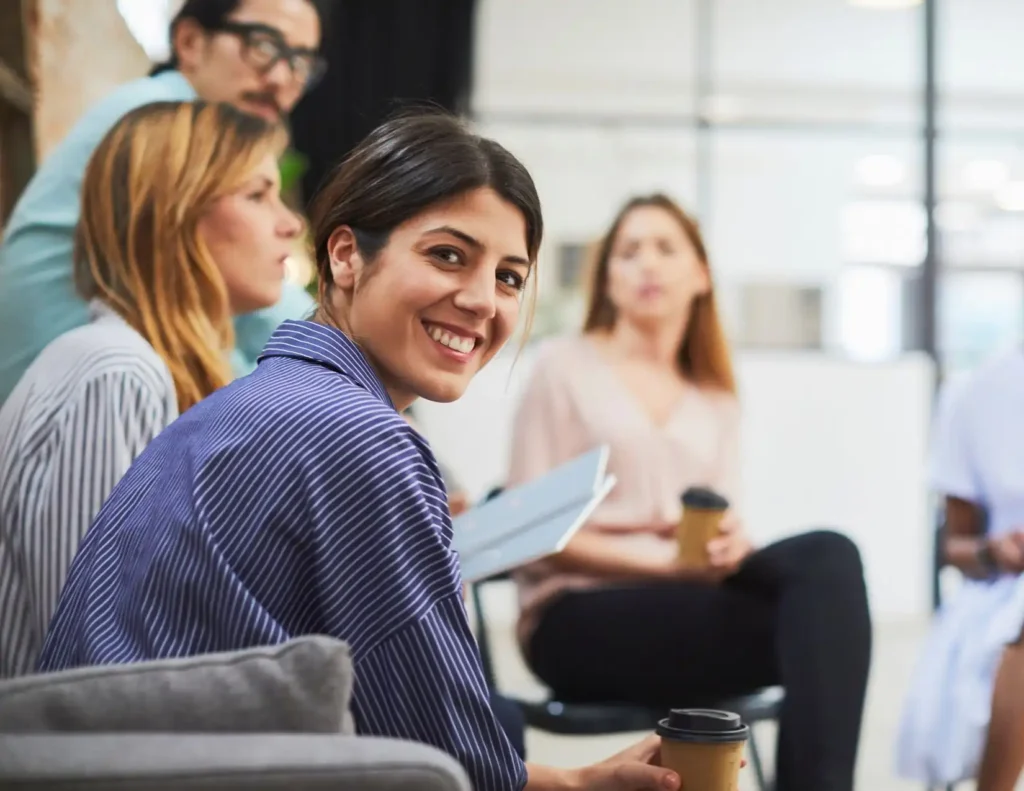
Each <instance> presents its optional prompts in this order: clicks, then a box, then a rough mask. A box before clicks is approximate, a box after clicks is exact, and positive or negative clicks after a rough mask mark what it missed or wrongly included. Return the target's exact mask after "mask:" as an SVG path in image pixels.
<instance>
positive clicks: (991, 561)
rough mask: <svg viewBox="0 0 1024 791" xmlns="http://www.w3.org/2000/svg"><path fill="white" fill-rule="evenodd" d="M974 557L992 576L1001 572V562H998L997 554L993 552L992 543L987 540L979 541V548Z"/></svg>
mask: <svg viewBox="0 0 1024 791" xmlns="http://www.w3.org/2000/svg"><path fill="white" fill-rule="evenodd" d="M974 557H975V559H976V560H977V561H978V565H979V566H981V568H982V569H983V570H984V571H985V573H986V574H988V575H989V576H990V577H991V576H993V575H995V574H998V573H999V563H997V562H996V556H995V554H993V552H992V545H991V544H990V543H989V542H988V541H987V540H985V539H982V540H981V541H979V542H978V549H977V551H976V552H975V555H974Z"/></svg>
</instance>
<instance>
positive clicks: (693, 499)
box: [680, 486, 729, 511]
mask: <svg viewBox="0 0 1024 791" xmlns="http://www.w3.org/2000/svg"><path fill="white" fill-rule="evenodd" d="M680 499H681V500H682V501H683V506H684V507H686V508H704V509H707V510H709V511H719V510H720V511H724V510H725V509H726V508H728V507H729V501H728V500H726V499H725V498H724V497H722V495H720V494H719V493H718V492H716V491H714V490H712V489H707V488H705V487H703V486H691V487H690V488H689V489H687V490H686V491H685V492H683V495H682V497H681V498H680Z"/></svg>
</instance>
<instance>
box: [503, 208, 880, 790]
mask: <svg viewBox="0 0 1024 791" xmlns="http://www.w3.org/2000/svg"><path fill="white" fill-rule="evenodd" d="M591 285H592V288H591V300H590V307H589V311H588V314H587V319H586V324H585V327H584V331H583V333H582V334H579V335H575V336H572V337H568V338H560V339H558V340H556V341H554V342H552V343H550V344H548V345H547V346H546V348H543V349H542V350H541V352H540V353H539V357H538V361H537V363H536V365H535V367H534V369H533V372H532V377H531V381H530V382H529V384H528V385H527V390H526V393H525V397H524V399H523V402H522V404H521V406H520V409H519V411H518V414H517V417H516V423H515V431H514V434H513V451H512V460H511V471H510V483H512V484H516V483H522V482H524V481H526V480H528V479H530V478H533V477H535V476H537V475H540V474H542V473H544V472H546V471H547V470H549V469H551V468H552V467H555V466H557V465H558V464H560V463H562V462H564V461H567V460H569V459H570V458H572V457H573V456H575V455H576V454H579V453H582V452H583V451H585V450H588V449H590V448H592V447H595V446H597V445H600V444H604V443H607V444H608V445H609V446H610V448H611V455H610V459H609V471H611V472H614V473H615V475H616V476H617V478H618V481H619V482H618V485H617V486H616V487H615V489H613V490H612V492H611V494H610V496H609V497H608V498H607V499H606V500H605V501H604V502H603V503H602V504H601V506H600V507H599V508H598V510H597V511H595V513H594V515H593V518H592V521H591V523H590V524H589V525H587V526H586V527H585V528H584V529H583V530H581V531H580V532H579V533H578V534H577V535H576V536H575V537H574V539H573V540H572V541H571V542H570V543H569V545H568V546H567V547H566V549H565V550H564V551H563V552H562V553H561V554H560V555H558V556H556V557H554V558H552V559H550V560H546V561H542V562H540V563H538V564H535V565H533V566H531V567H529V568H527V569H524V570H522V572H520V574H519V575H518V576H519V582H520V598H521V604H522V608H523V610H522V617H521V621H520V639H521V643H522V645H523V649H524V651H525V653H526V656H527V658H528V660H529V663H530V665H531V667H532V668H533V670H534V671H535V672H536V673H537V675H538V676H539V677H540V678H541V679H543V680H544V681H545V682H546V683H547V684H548V685H549V686H550V687H551V688H552V690H553V691H554V693H555V694H556V695H557V696H558V697H559V698H560V699H562V700H571V701H574V702H603V701H618V702H623V703H634V704H643V705H650V706H653V707H659V708H667V707H669V706H689V705H702V704H713V703H715V702H716V701H719V700H722V699H723V698H726V697H729V696H733V695H739V694H743V693H749V692H753V691H754V690H756V689H757V688H759V687H764V686H767V685H773V684H782V685H783V686H784V687H785V688H786V693H787V697H786V703H785V705H784V707H783V710H782V721H781V733H780V738H779V747H778V763H777V767H778V771H777V777H778V779H777V788H778V789H779V791H795V790H796V789H807V790H808V791H811V789H813V790H814V791H851V789H852V788H853V771H854V761H855V758H856V754H857V741H858V734H859V730H860V721H861V712H862V707H863V703H864V692H865V686H866V682H867V675H868V665H869V661H870V650H871V625H870V620H869V616H868V605H867V596H866V592H865V588H864V579H863V572H862V569H861V562H860V557H859V554H858V552H857V549H856V547H855V546H854V545H853V544H852V543H851V542H850V540H849V539H847V538H845V537H844V536H842V535H839V534H837V533H834V532H829V531H818V532H813V533H805V534H803V535H798V536H794V537H792V538H789V539H787V540H785V541H781V542H779V543H776V544H773V545H771V546H767V547H764V548H762V549H759V550H755V549H754V547H753V546H752V545H751V542H750V540H749V538H748V537H747V535H746V533H745V531H744V528H743V522H742V520H741V518H740V517H739V515H738V511H737V510H735V509H733V510H732V511H730V512H728V513H727V515H726V516H725V518H724V521H723V530H724V534H723V535H722V536H721V537H720V538H717V539H715V540H714V541H712V542H711V543H710V544H709V545H708V552H709V555H710V558H711V563H712V567H711V568H710V569H709V570H708V571H706V572H704V571H702V572H693V571H692V570H688V569H685V568H681V567H680V566H679V564H678V563H677V562H676V561H675V543H674V539H673V534H674V528H675V524H676V522H677V521H678V519H679V515H680V502H679V496H680V493H681V492H683V491H684V490H685V489H687V488H688V487H690V486H709V487H711V488H713V489H715V490H718V491H719V492H721V493H722V494H724V495H725V496H726V497H727V498H728V499H729V500H730V501H731V503H732V504H733V505H734V506H735V504H736V500H737V495H738V494H739V492H738V488H739V487H738V478H739V459H740V455H739V428H740V417H739V403H738V400H737V397H736V388H735V384H734V381H733V369H732V361H731V359H730V354H729V347H728V345H727V343H726V340H725V335H724V333H723V332H722V328H721V325H720V322H719V318H718V312H717V308H716V304H715V294H714V289H713V284H712V278H711V270H710V267H709V264H708V256H707V253H706V250H705V247H704V243H703V240H702V239H701V235H700V231H699V229H698V227H697V224H696V223H695V222H694V221H693V219H691V218H690V217H689V216H688V215H687V214H686V213H685V212H684V211H683V210H682V209H681V208H680V207H679V206H678V205H676V204H675V203H674V202H673V201H672V200H670V199H669V198H667V197H666V196H664V195H651V196H646V197H640V198H635V199H633V200H631V201H630V202H629V203H627V204H626V205H625V206H624V207H623V208H622V210H621V211H620V213H619V215H618V216H617V217H616V219H615V221H614V222H613V223H612V226H611V228H610V229H609V231H608V233H607V234H606V235H605V237H604V240H603V242H602V244H601V246H600V248H599V250H598V256H597V265H596V267H595V269H594V272H593V281H592V284H591ZM799 487H800V482H799V481H794V482H793V489H795V490H799ZM780 496H786V495H785V493H781V492H780Z"/></svg>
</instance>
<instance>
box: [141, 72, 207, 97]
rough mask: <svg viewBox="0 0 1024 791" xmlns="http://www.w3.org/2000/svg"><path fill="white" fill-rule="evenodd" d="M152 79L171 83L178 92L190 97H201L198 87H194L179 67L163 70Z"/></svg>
mask: <svg viewBox="0 0 1024 791" xmlns="http://www.w3.org/2000/svg"><path fill="white" fill-rule="evenodd" d="M150 79H151V80H156V81H158V82H162V83H166V84H167V85H170V86H171V87H172V88H173V89H174V90H175V92H176V93H181V94H183V95H186V96H189V97H190V99H197V98H199V94H197V93H196V89H195V88H193V87H192V83H190V82H189V81H188V78H187V77H185V75H184V74H182V73H181V72H180V71H178V70H177V69H168V70H167V71H162V72H160V73H159V74H154V75H153V76H152V77H150Z"/></svg>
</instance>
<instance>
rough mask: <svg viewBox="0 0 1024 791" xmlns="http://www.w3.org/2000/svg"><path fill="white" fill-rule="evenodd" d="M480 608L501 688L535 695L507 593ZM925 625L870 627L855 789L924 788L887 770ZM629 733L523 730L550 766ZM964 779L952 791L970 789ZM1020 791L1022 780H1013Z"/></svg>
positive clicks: (599, 752) (597, 753) (766, 733)
mask: <svg viewBox="0 0 1024 791" xmlns="http://www.w3.org/2000/svg"><path fill="white" fill-rule="evenodd" d="M491 587H492V588H493V590H490V591H488V592H487V594H486V595H487V599H486V605H485V606H486V608H487V612H488V618H489V621H490V622H491V623H492V629H493V634H492V636H491V644H492V646H493V648H494V650H495V659H496V668H497V674H498V682H499V685H500V686H501V688H502V689H503V691H510V692H512V693H514V694H516V695H520V696H522V697H531V698H537V697H539V696H541V695H542V694H543V690H542V688H541V687H540V686H539V685H538V683H537V681H536V680H535V679H534V678H533V677H532V676H531V675H530V673H529V671H528V670H527V669H526V667H525V666H524V665H523V662H522V660H521V659H520V658H519V653H518V651H517V650H516V647H515V644H514V640H513V637H512V632H511V621H512V617H513V605H512V597H511V592H510V591H509V590H507V589H504V590H503V589H501V586H491ZM926 629H927V624H926V623H925V622H924V621H920V622H915V621H910V622H903V623H884V624H880V625H878V626H877V627H876V633H875V653H874V664H873V668H872V676H871V685H870V689H869V693H868V704H867V711H866V712H865V723H864V729H863V733H862V737H861V752H860V761H859V764H858V772H857V788H858V789H864V791H910V789H913V790H914V791H924V790H923V788H922V787H921V785H920V784H917V783H911V782H907V781H904V780H900V779H899V778H897V777H895V776H894V775H893V772H892V764H893V758H892V745H893V742H894V739H895V735H896V730H897V726H898V722H899V716H900V709H901V707H902V702H903V693H904V690H905V689H906V685H907V680H908V679H909V678H910V675H911V673H912V671H913V667H914V663H915V662H916V661H917V652H918V647H919V645H920V643H921V640H922V638H923V636H924V634H925V631H926ZM772 731H773V727H772V726H770V725H765V726H759V727H758V731H757V737H758V743H759V744H760V745H762V746H763V748H762V750H763V752H764V753H766V757H767V758H768V759H769V760H771V753H772V752H773V750H774V734H773V732H772ZM635 739H636V736H635V735H624V736H600V737H586V738H568V737H563V736H553V735H550V734H546V733H541V732H539V731H530V732H529V733H528V734H527V738H526V744H527V750H528V751H529V757H530V760H533V761H537V762H539V763H545V764H551V765H555V766H579V765H582V764H587V763H592V762H594V761H597V760H599V759H601V758H604V757H607V756H609V755H612V754H613V753H615V752H617V751H618V750H620V749H622V748H624V747H626V746H628V745H629V744H630V743H631V742H633V741H635ZM744 774H745V775H747V776H745V777H743V778H742V781H741V783H740V789H741V791H754V789H755V784H754V783H753V778H752V776H749V775H750V772H749V770H747V771H745V773H744ZM972 788H973V785H972V784H969V783H965V784H963V785H962V786H960V787H959V788H958V790H957V791H971V789H972ZM1017 788H1018V791H1024V781H1022V782H1021V783H1019V784H1018V786H1017Z"/></svg>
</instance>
